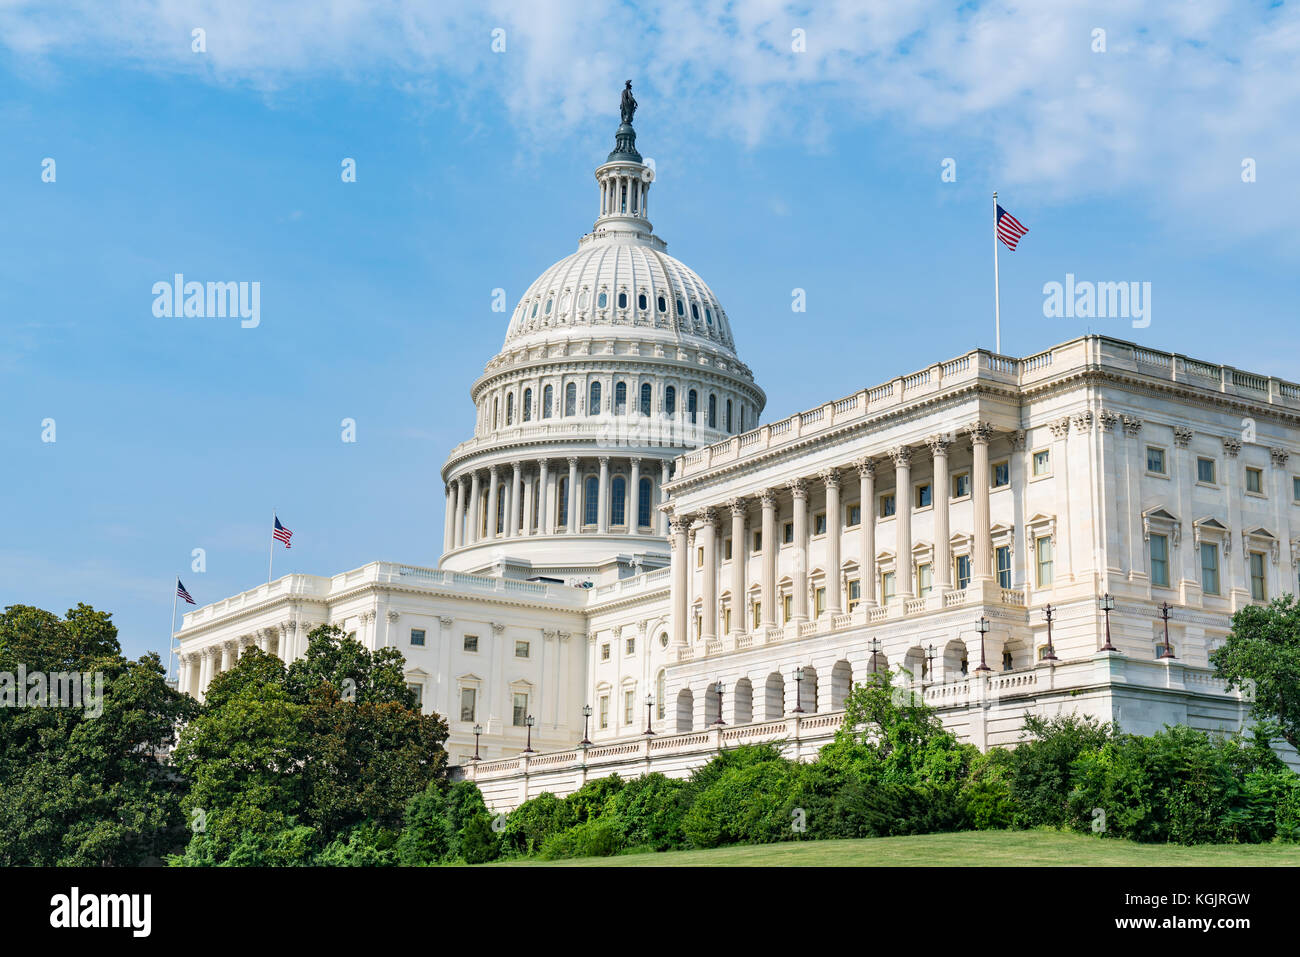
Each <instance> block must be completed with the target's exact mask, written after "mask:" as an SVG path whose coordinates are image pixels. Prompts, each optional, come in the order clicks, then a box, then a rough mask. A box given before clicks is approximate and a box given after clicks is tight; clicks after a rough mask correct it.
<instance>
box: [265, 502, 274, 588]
mask: <svg viewBox="0 0 1300 957" xmlns="http://www.w3.org/2000/svg"><path fill="white" fill-rule="evenodd" d="M273 564H275V509H271V544H270V545H269V546H268V547H267V549H266V583H267V584H268V585H269V584H271V566H272V565H273Z"/></svg>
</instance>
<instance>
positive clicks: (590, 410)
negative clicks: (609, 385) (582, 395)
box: [587, 382, 600, 415]
mask: <svg viewBox="0 0 1300 957" xmlns="http://www.w3.org/2000/svg"><path fill="white" fill-rule="evenodd" d="M587 414H588V415H600V383H599V382H593V383H592V384H591V394H590V395H589V396H587Z"/></svg>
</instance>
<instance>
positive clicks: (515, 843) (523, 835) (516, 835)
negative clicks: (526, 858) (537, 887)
mask: <svg viewBox="0 0 1300 957" xmlns="http://www.w3.org/2000/svg"><path fill="white" fill-rule="evenodd" d="M576 823H578V822H577V819H576V818H575V817H574V814H573V809H572V808H570V807H569V805H568V804H566V803H565V802H564V801H561V800H560V799H559V798H557V797H556V796H555V795H554V794H551V793H550V792H549V791H547V792H543V793H542V794H539V795H537V797H535V798H532V799H531V800H528V801H525V802H524V803H523V804H521V805H519V807H517V808H515V810H514V811H513V812H512V813H511V815H510V817H509V818H508V819H507V820H506V826H505V827H504V828H503V829H502V831H501V844H502V849H503V850H504V851H505V852H506V853H513V854H525V855H527V854H533V853H535V852H537V851H538V850H540V849H541V846H542V844H543V843H545V841H546V839H547V838H548V837H550V836H551V835H552V834H557V833H559V832H560V831H563V830H566V829H568V828H570V827H572V826H573V825H574V824H576Z"/></svg>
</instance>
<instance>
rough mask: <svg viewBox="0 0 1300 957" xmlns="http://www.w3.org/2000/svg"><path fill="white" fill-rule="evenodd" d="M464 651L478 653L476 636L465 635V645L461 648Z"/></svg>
mask: <svg viewBox="0 0 1300 957" xmlns="http://www.w3.org/2000/svg"><path fill="white" fill-rule="evenodd" d="M462 647H464V649H465V650H466V651H474V652H477V651H478V635H466V636H465V643H464V645H463V646H462Z"/></svg>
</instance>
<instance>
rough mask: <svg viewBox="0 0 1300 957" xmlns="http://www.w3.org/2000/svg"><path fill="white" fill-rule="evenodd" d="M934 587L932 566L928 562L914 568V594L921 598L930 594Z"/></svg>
mask: <svg viewBox="0 0 1300 957" xmlns="http://www.w3.org/2000/svg"><path fill="white" fill-rule="evenodd" d="M933 587H934V566H933V565H931V564H930V563H929V562H926V563H925V564H924V565H917V566H916V593H917V595H918V596H920V597H921V598H924V597H925V596H926V595H928V594H930V590H931V589H932V588H933Z"/></svg>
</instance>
